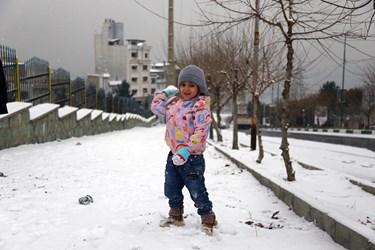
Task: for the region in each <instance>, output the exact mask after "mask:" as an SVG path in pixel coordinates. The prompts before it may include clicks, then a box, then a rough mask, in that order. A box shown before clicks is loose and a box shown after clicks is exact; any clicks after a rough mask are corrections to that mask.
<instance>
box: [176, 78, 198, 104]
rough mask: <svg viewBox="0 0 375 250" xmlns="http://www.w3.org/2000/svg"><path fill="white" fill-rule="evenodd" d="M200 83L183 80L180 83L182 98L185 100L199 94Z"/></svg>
mask: <svg viewBox="0 0 375 250" xmlns="http://www.w3.org/2000/svg"><path fill="white" fill-rule="evenodd" d="M198 91H199V88H198V85H196V84H195V83H192V82H182V83H181V84H180V94H181V96H182V99H184V101H188V100H190V99H193V98H194V97H196V96H197V95H198Z"/></svg>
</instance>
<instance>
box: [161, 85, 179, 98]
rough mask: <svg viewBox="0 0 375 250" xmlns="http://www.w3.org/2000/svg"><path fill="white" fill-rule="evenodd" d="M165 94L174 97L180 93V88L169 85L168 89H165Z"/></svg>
mask: <svg viewBox="0 0 375 250" xmlns="http://www.w3.org/2000/svg"><path fill="white" fill-rule="evenodd" d="M163 92H164V93H166V94H167V96H168V97H172V96H174V95H175V94H177V93H178V88H176V87H175V86H173V85H169V86H168V87H166V88H165V89H163Z"/></svg>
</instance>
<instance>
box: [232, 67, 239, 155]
mask: <svg viewBox="0 0 375 250" xmlns="http://www.w3.org/2000/svg"><path fill="white" fill-rule="evenodd" d="M237 73H238V70H237V69H235V80H234V82H233V99H232V101H233V102H232V103H233V144H232V149H239V147H238V107H237V92H238V81H237Z"/></svg>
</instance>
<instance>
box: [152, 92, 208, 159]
mask: <svg viewBox="0 0 375 250" xmlns="http://www.w3.org/2000/svg"><path fill="white" fill-rule="evenodd" d="M210 102H211V99H210V97H208V96H198V97H195V98H193V99H191V100H188V101H184V100H182V99H181V98H180V97H178V96H174V97H172V98H169V99H168V98H167V95H166V94H165V93H162V94H159V95H157V96H155V97H154V99H153V100H152V104H151V111H152V112H153V113H154V114H155V115H157V116H160V117H165V118H166V132H165V141H166V143H167V145H168V146H169V147H170V149H171V151H172V153H176V152H177V150H178V149H180V148H181V147H186V148H187V149H188V150H189V151H190V153H191V154H193V155H196V154H202V153H203V152H204V151H205V149H206V140H207V135H208V131H209V128H210V123H211V108H210Z"/></svg>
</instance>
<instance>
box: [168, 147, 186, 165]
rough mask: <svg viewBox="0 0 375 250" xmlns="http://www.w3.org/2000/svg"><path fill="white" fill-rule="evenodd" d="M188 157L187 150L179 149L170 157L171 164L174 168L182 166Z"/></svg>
mask: <svg viewBox="0 0 375 250" xmlns="http://www.w3.org/2000/svg"><path fill="white" fill-rule="evenodd" d="M189 156H190V151H189V150H188V149H187V148H180V149H179V150H178V151H177V152H176V153H175V154H174V155H173V157H172V161H173V164H174V165H176V166H181V165H184V164H185V162H186V161H187V159H188V158H189Z"/></svg>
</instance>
